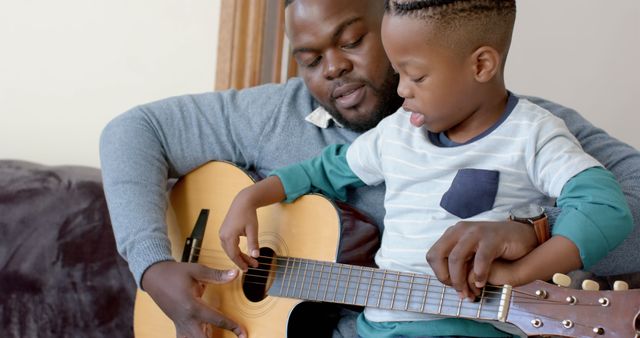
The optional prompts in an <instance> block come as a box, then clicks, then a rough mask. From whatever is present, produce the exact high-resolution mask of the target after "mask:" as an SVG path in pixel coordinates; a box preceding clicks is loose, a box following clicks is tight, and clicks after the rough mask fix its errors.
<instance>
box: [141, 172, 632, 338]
mask: <svg viewBox="0 0 640 338" xmlns="http://www.w3.org/2000/svg"><path fill="white" fill-rule="evenodd" d="M253 183H254V180H253V179H252V178H251V177H250V176H249V175H248V174H247V173H246V172H244V171H243V170H242V169H240V168H238V167H236V166H235V165H233V164H231V163H227V162H219V161H214V162H210V163H208V164H205V165H204V166H202V167H199V168H197V169H196V170H194V171H192V172H191V173H189V174H188V175H186V176H185V177H183V178H181V179H180V180H178V182H177V183H176V185H175V186H174V187H173V188H172V190H171V193H170V197H169V207H168V211H167V215H166V219H167V223H168V233H169V237H170V239H171V243H172V250H173V253H174V256H175V257H176V259H177V260H182V261H187V262H199V263H201V264H204V265H206V266H209V267H212V268H218V269H229V268H235V265H234V264H233V263H232V262H231V261H230V260H229V259H228V258H227V257H226V255H225V254H224V251H223V250H222V248H221V246H220V240H219V238H218V229H219V226H220V225H221V224H222V221H223V219H224V217H225V215H226V212H227V209H228V208H229V205H230V204H231V201H232V200H233V198H234V197H235V195H236V194H237V193H238V192H239V191H240V190H242V189H243V188H244V187H247V186H249V185H251V184H253ZM258 218H259V222H260V229H259V243H260V245H261V246H262V248H261V257H260V259H259V261H260V265H259V267H258V268H255V269H250V270H249V271H248V272H246V273H243V274H241V275H240V276H238V278H236V279H235V280H234V281H232V282H230V283H227V284H221V285H208V286H207V289H206V291H205V293H204V295H203V296H202V299H203V301H205V302H206V303H207V304H208V305H210V306H211V307H213V308H216V309H218V310H219V311H221V312H222V313H224V314H226V315H228V316H229V317H231V318H232V319H233V320H235V321H237V322H238V323H239V324H241V325H242V326H244V327H245V328H246V329H247V330H248V333H249V337H251V338H262V337H264V338H274V337H285V336H287V327H288V320H289V314H290V313H291V312H292V311H293V309H294V308H295V307H296V306H298V305H299V304H301V303H302V302H305V301H313V302H332V303H341V304H352V305H358V306H373V307H378V308H384V309H394V310H402V311H413V312H419V313H430V314H440V315H444V316H450V317H460V318H471V319H484V320H490V321H496V322H498V321H500V322H508V323H512V324H514V325H515V326H517V327H519V328H520V329H521V330H523V331H524V332H525V333H526V334H528V335H553V336H564V337H624V338H629V337H636V338H637V337H638V336H639V332H640V319H639V314H640V289H637V290H627V291H586V290H575V289H569V288H566V287H561V286H557V285H554V284H549V283H546V282H542V281H536V282H533V283H530V284H527V285H524V286H519V287H511V286H509V285H503V286H487V287H485V288H484V290H483V291H482V295H481V297H480V298H479V299H478V300H477V301H476V302H470V301H468V300H460V299H459V298H458V296H457V293H456V292H455V290H453V289H452V288H450V287H448V286H446V285H444V284H442V283H440V282H439V281H438V280H437V279H436V278H434V277H432V276H428V275H420V274H414V273H405V272H397V271H388V270H381V269H375V268H371V267H361V266H356V265H346V264H340V263H336V255H337V252H338V242H339V240H340V238H339V234H340V226H341V215H340V213H339V212H338V211H337V208H336V205H335V204H334V203H333V202H332V201H331V200H329V199H327V198H325V197H324V196H322V195H318V194H309V195H305V196H303V197H301V198H300V199H298V200H297V201H296V202H295V203H292V204H275V205H271V206H268V207H265V208H261V209H259V210H258ZM205 230H206V231H205ZM241 248H246V242H241ZM134 331H135V336H136V337H138V338H145V337H149V338H158V337H167V338H169V337H171V338H173V337H175V327H174V325H173V322H172V321H171V320H170V319H169V318H168V317H166V316H165V315H164V313H163V312H162V311H161V310H160V309H159V308H158V307H157V306H156V304H155V303H154V302H153V300H152V299H151V298H150V297H149V296H148V295H147V294H146V293H145V292H143V291H140V290H139V291H138V293H137V295H136V301H135V311H134ZM210 336H211V337H228V338H231V337H235V335H234V334H233V333H231V332H229V331H225V330H220V329H213V332H210Z"/></svg>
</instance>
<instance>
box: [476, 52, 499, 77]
mask: <svg viewBox="0 0 640 338" xmlns="http://www.w3.org/2000/svg"><path fill="white" fill-rule="evenodd" d="M501 59H502V58H501V57H500V53H498V51H497V50H495V49H494V48H492V47H489V46H482V47H480V48H478V49H476V50H475V52H473V54H472V55H471V61H472V63H473V65H474V76H475V79H476V81H478V82H483V83H484V82H489V81H490V80H491V79H493V77H494V76H495V75H496V73H498V71H499V70H500V64H501Z"/></svg>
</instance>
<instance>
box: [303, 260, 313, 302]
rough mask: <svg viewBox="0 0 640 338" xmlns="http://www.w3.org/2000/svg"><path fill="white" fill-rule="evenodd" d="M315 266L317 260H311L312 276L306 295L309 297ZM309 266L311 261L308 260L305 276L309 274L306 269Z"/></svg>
mask: <svg viewBox="0 0 640 338" xmlns="http://www.w3.org/2000/svg"><path fill="white" fill-rule="evenodd" d="M314 266H315V262H314V261H311V277H309V287H308V288H307V297H306V298H307V299H309V296H310V294H311V285H312V284H313V276H314V273H315V269H314ZM308 267H309V261H307V266H306V267H305V277H306V275H307V272H306V271H307V268H308Z"/></svg>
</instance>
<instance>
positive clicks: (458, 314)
mask: <svg viewBox="0 0 640 338" xmlns="http://www.w3.org/2000/svg"><path fill="white" fill-rule="evenodd" d="M462 300H463V299H462V298H460V301H459V302H458V311H456V317H460V309H462Z"/></svg>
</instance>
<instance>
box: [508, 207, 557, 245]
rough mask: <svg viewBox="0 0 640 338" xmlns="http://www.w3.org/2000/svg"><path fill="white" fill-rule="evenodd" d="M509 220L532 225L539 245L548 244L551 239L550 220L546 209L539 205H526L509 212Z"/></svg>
mask: <svg viewBox="0 0 640 338" xmlns="http://www.w3.org/2000/svg"><path fill="white" fill-rule="evenodd" d="M509 219H510V220H512V221H516V222H520V223H525V224H531V225H532V226H533V230H534V231H535V233H536V237H537V238H538V245H540V244H542V243H544V242H546V241H547V240H548V239H549V237H551V231H550V229H549V220H548V219H547V214H545V213H544V208H542V207H541V206H539V205H537V204H525V205H521V206H517V207H514V208H513V209H511V210H510V211H509Z"/></svg>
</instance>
